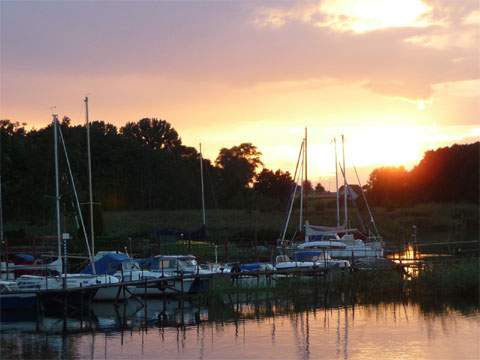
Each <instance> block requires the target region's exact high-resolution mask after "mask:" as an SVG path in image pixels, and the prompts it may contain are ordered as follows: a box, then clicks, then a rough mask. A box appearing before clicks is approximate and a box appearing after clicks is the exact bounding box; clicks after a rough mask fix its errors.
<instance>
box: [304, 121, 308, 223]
mask: <svg viewBox="0 0 480 360" xmlns="http://www.w3.org/2000/svg"><path fill="white" fill-rule="evenodd" d="M307 137H308V136H307V127H305V150H304V151H305V155H304V158H305V161H304V167H305V180H304V182H305V183H307V181H308V151H307V149H308V148H307V144H308V142H307ZM303 207H304V208H305V211H304V215H303V217H304V218H305V220H307V196H305V199H304V200H303Z"/></svg>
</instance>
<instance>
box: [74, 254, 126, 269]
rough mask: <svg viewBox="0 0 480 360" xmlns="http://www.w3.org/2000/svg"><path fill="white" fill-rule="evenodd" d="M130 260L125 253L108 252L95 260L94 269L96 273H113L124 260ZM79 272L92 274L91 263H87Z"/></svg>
mask: <svg viewBox="0 0 480 360" xmlns="http://www.w3.org/2000/svg"><path fill="white" fill-rule="evenodd" d="M127 260H131V259H130V257H129V256H128V255H127V254H124V253H118V254H117V253H113V252H108V253H106V254H105V255H104V256H102V257H101V258H100V259H98V260H96V261H95V270H96V273H97V274H98V275H100V274H102V275H103V274H107V275H113V274H115V273H116V272H117V271H119V270H121V269H122V263H123V262H124V261H127ZM80 273H81V274H93V269H92V264H88V265H87V266H85V268H83V270H82V271H81V272H80Z"/></svg>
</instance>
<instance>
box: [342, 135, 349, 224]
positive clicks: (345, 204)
mask: <svg viewBox="0 0 480 360" xmlns="http://www.w3.org/2000/svg"><path fill="white" fill-rule="evenodd" d="M342 157H343V207H344V209H345V227H346V228H348V208H347V197H348V185H347V168H346V167H345V139H344V136H343V134H342Z"/></svg>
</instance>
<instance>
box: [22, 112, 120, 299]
mask: <svg viewBox="0 0 480 360" xmlns="http://www.w3.org/2000/svg"><path fill="white" fill-rule="evenodd" d="M52 128H53V132H54V136H53V138H54V156H55V159H54V162H55V199H56V202H55V203H56V224H57V247H58V249H57V250H58V258H57V260H55V261H54V264H55V266H56V267H57V269H58V268H60V269H59V270H60V271H59V273H61V275H59V276H36V275H22V276H20V277H19V278H18V279H17V280H16V282H17V285H18V288H19V289H21V290H55V289H62V288H68V289H76V288H79V289H80V288H85V287H88V286H93V285H101V284H108V285H110V284H119V282H120V281H119V280H118V279H117V278H115V277H113V276H110V275H97V274H96V272H95V263H94V261H93V258H92V252H91V249H90V244H89V242H88V237H87V234H86V229H85V224H84V221H83V216H82V213H81V209H80V202H79V200H78V196H77V192H76V188H75V182H74V180H73V174H72V171H71V167H70V162H69V159H68V154H67V150H66V145H65V141H64V139H63V135H62V132H61V130H60V129H59V126H58V116H57V115H56V114H53V121H52ZM59 135H60V140H61V142H62V145H63V150H64V153H65V158H66V162H67V167H68V171H69V176H70V181H71V183H72V187H73V193H74V197H75V204H76V207H77V211H78V215H79V220H80V225H81V228H82V231H83V235H84V238H85V242H86V247H87V252H88V257H89V259H90V263H91V265H92V269H93V274H69V273H67V241H68V239H69V236H68V234H62V231H61V224H60V188H59V166H58V137H59ZM62 242H63V245H64V246H63V247H64V251H63V259H64V261H63V262H62ZM47 266H48V265H47ZM42 268H45V266H42ZM117 294H118V287H116V286H108V287H104V288H100V289H98V290H97V291H96V292H95V295H94V300H113V299H116V298H117Z"/></svg>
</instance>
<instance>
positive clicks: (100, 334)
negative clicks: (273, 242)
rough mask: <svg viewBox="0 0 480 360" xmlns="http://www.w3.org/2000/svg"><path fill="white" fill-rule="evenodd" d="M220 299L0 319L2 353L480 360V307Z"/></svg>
mask: <svg viewBox="0 0 480 360" xmlns="http://www.w3.org/2000/svg"><path fill="white" fill-rule="evenodd" d="M457 308H458V309H460V310H458V309H454V308H452V307H451V306H434V307H433V308H431V307H429V308H425V307H422V306H420V305H419V304H414V303H405V304H404V303H382V304H376V305H357V306H343V305H338V304H332V303H331V304H329V305H328V306H325V304H322V305H319V304H318V303H309V302H308V301H307V302H305V301H304V300H303V301H302V302H300V303H299V302H298V301H288V300H270V299H258V298H256V299H238V298H237V299H235V300H232V299H225V301H220V302H219V301H217V302H215V303H211V302H210V304H208V305H198V304H197V305H194V304H192V303H189V302H185V303H183V306H181V303H180V302H179V301H174V300H168V301H167V300H165V301H163V300H151V301H149V302H148V303H147V306H146V307H142V306H141V305H139V304H138V303H137V302H135V301H129V302H128V303H127V304H125V305H121V306H119V307H117V308H116V307H115V306H114V305H112V304H95V305H94V307H93V309H92V311H91V312H89V313H87V314H84V315H82V316H80V315H78V316H77V317H75V318H68V319H66V320H64V319H63V318H58V317H53V316H52V317H49V316H41V317H37V318H35V319H33V318H29V317H28V315H25V314H21V315H20V314H14V315H9V316H3V318H2V320H3V321H2V322H1V323H0V324H1V331H0V346H1V350H0V355H1V356H0V357H1V358H2V359H5V358H19V357H23V358H34V359H37V358H49V359H50V358H88V359H90V358H91V359H104V358H111V359H134V358H136V359H158V358H164V359H265V358H271V359H369V360H371V359H477V358H479V356H480V350H479V343H480V312H479V311H478V308H473V309H472V308H469V309H465V308H464V307H457Z"/></svg>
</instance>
